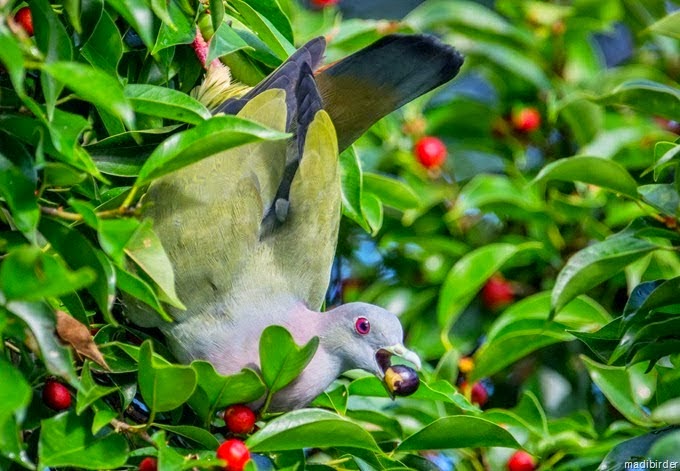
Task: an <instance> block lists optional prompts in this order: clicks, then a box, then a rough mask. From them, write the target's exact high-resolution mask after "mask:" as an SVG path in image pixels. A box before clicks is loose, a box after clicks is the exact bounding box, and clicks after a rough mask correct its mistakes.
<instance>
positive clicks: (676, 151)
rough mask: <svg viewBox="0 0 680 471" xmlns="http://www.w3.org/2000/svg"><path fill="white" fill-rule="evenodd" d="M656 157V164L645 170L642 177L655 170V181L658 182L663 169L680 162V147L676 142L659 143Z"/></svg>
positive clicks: (656, 146) (655, 153)
mask: <svg viewBox="0 0 680 471" xmlns="http://www.w3.org/2000/svg"><path fill="white" fill-rule="evenodd" d="M654 157H655V158H656V162H654V165H653V166H652V167H651V168H648V169H647V170H645V171H644V172H643V173H642V175H646V174H647V173H648V172H650V171H651V170H654V181H657V180H658V179H659V177H660V176H661V172H662V171H663V169H665V168H666V167H668V166H670V165H674V164H677V163H678V162H677V161H678V160H680V145H679V144H676V143H674V142H666V141H661V142H657V143H656V145H655V146H654Z"/></svg>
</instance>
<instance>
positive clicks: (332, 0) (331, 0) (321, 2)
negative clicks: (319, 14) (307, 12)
mask: <svg viewBox="0 0 680 471" xmlns="http://www.w3.org/2000/svg"><path fill="white" fill-rule="evenodd" d="M339 1H340V0H311V3H312V6H313V7H314V8H318V9H323V8H328V7H332V6H334V5H337V4H338V2H339Z"/></svg>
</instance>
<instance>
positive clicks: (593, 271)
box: [552, 234, 658, 312]
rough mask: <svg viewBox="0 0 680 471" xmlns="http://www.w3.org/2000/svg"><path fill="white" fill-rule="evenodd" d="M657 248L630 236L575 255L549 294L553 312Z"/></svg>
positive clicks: (591, 247) (602, 243) (614, 237)
mask: <svg viewBox="0 0 680 471" xmlns="http://www.w3.org/2000/svg"><path fill="white" fill-rule="evenodd" d="M657 248H658V246H657V245H655V244H653V243H651V242H648V241H646V240H643V239H638V238H636V237H634V236H630V235H625V234H624V235H616V236H612V237H610V238H608V239H606V240H604V241H602V242H598V243H596V244H593V245H591V246H589V247H586V248H585V249H583V250H581V251H579V252H577V253H576V254H575V255H574V256H572V257H571V258H570V259H569V260H568V261H567V264H566V265H565V266H564V268H562V271H560V274H559V275H558V276H557V280H556V282H555V287H554V288H553V292H552V311H553V312H559V311H560V309H562V308H563V307H564V306H565V305H566V304H567V303H568V302H569V301H571V300H572V299H574V298H575V297H576V296H578V295H579V294H582V293H584V292H586V291H587V290H589V289H591V288H592V287H593V286H596V285H598V284H599V283H602V282H603V281H605V280H608V279H609V278H611V277H612V276H614V275H615V274H616V273H618V272H620V271H621V270H623V269H624V268H625V267H626V266H628V265H629V264H631V263H633V262H634V261H635V260H638V259H639V258H641V257H643V256H645V255H647V254H648V253H650V252H652V251H654V250H656V249H657Z"/></svg>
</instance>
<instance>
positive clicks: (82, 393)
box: [76, 362, 118, 415]
mask: <svg viewBox="0 0 680 471" xmlns="http://www.w3.org/2000/svg"><path fill="white" fill-rule="evenodd" d="M80 386H81V388H80V389H79V390H78V394H77V396H76V413H77V414H78V415H81V414H82V413H83V411H85V410H86V409H87V408H88V407H90V406H91V405H92V404H93V403H94V402H95V401H97V400H99V399H101V398H102V397H104V396H108V395H109V394H112V393H114V392H117V391H118V389H117V388H113V387H106V386H101V385H99V384H97V383H96V382H95V381H94V378H93V377H92V372H91V371H90V363H89V362H85V364H84V365H83V370H82V373H81V375H80Z"/></svg>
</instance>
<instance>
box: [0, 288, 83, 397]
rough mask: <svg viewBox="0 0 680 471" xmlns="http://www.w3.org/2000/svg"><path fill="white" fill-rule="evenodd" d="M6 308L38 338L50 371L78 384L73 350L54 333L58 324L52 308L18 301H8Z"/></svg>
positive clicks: (42, 355)
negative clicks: (66, 346)
mask: <svg viewBox="0 0 680 471" xmlns="http://www.w3.org/2000/svg"><path fill="white" fill-rule="evenodd" d="M1 309H2V308H0V313H1ZM5 309H7V311H9V312H10V313H12V314H14V315H15V316H17V317H18V318H19V319H21V320H22V321H24V322H25V323H26V325H27V326H28V328H29V329H30V331H31V333H32V334H33V336H34V337H35V339H36V340H37V343H38V345H37V347H38V349H39V351H40V356H41V357H42V360H43V362H45V365H46V366H47V369H48V371H50V372H51V373H52V374H54V375H57V376H61V377H62V378H64V379H66V380H67V381H69V382H70V383H72V384H76V373H75V370H74V368H73V358H72V356H71V351H70V350H68V349H67V348H65V347H64V346H63V345H62V344H61V342H60V341H59V340H58V339H57V336H56V335H54V330H55V328H56V325H55V318H54V313H53V312H52V310H51V309H50V308H49V307H48V306H47V305H45V304H43V303H28V302H18V301H15V302H12V303H7V305H6V306H5Z"/></svg>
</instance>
